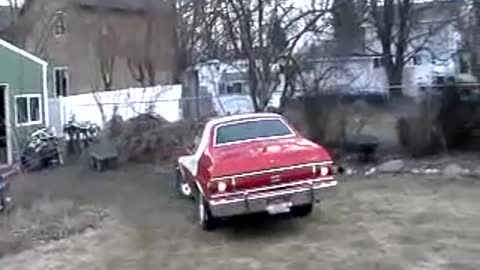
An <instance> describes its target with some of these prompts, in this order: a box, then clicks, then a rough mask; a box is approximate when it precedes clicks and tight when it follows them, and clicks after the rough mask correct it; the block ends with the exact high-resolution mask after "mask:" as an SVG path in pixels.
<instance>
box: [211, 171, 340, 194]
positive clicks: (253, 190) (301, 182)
mask: <svg viewBox="0 0 480 270" xmlns="http://www.w3.org/2000/svg"><path fill="white" fill-rule="evenodd" d="M332 180H333V176H330V177H322V178H316V179H309V180H303V181H295V182H290V183H285V184H280V185H275V186H268V187H261V188H254V189H247V190H244V191H238V192H230V193H222V194H215V195H212V196H211V197H210V198H212V199H217V198H224V197H229V196H239V195H245V194H248V193H251V192H259V191H266V190H271V189H277V188H284V187H292V186H297V185H304V184H312V185H314V184H315V183H316V182H323V181H332ZM334 182H335V183H336V182H337V181H334Z"/></svg>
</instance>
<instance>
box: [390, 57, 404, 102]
mask: <svg viewBox="0 0 480 270" xmlns="http://www.w3.org/2000/svg"><path fill="white" fill-rule="evenodd" d="M399 66H401V67H399ZM387 79H388V86H389V94H390V96H391V97H392V98H399V97H402V96H403V85H402V83H403V65H400V64H396V65H394V66H392V67H391V68H390V70H389V69H388V68H387Z"/></svg>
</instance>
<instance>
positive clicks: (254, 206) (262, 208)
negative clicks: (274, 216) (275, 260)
mask: <svg viewBox="0 0 480 270" xmlns="http://www.w3.org/2000/svg"><path fill="white" fill-rule="evenodd" d="M336 185H337V181H335V180H331V181H315V180H313V181H309V184H308V185H298V186H292V187H289V188H284V189H280V190H275V191H264V192H259V193H248V192H245V193H244V194H243V195H240V196H234V197H228V198H221V199H211V200H210V201H209V204H210V211H211V213H212V215H213V216H215V217H229V216H236V215H243V214H253V213H260V212H266V211H267V207H268V206H269V205H271V204H272V203H275V202H276V201H278V202H288V203H289V205H290V206H298V205H305V204H312V203H315V202H318V201H320V199H322V198H324V197H326V196H329V195H332V192H334V190H335V186H336Z"/></svg>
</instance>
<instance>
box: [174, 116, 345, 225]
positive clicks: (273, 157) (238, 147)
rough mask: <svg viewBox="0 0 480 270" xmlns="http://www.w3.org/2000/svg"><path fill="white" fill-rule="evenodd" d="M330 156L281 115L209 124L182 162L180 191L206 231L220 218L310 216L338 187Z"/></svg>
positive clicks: (178, 180)
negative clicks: (191, 202)
mask: <svg viewBox="0 0 480 270" xmlns="http://www.w3.org/2000/svg"><path fill="white" fill-rule="evenodd" d="M332 166H333V163H332V159H331V157H330V155H329V153H328V152H327V151H326V150H325V149H324V148H323V147H322V146H320V145H317V144H315V143H313V142H311V141H309V140H307V139H306V138H304V137H303V136H302V135H301V134H300V133H299V132H298V131H296V130H295V129H294V128H293V127H291V126H290V125H289V124H288V123H287V121H286V120H285V119H284V118H283V117H282V116H280V115H278V114H273V113H255V114H244V115H236V116H228V117H221V118H217V119H213V120H210V121H209V122H208V123H207V124H206V125H205V128H204V129H203V131H202V134H201V135H200V136H197V137H196V139H195V143H194V146H193V147H192V148H190V149H188V155H185V156H182V157H179V158H178V167H177V183H176V185H177V188H178V191H179V193H180V194H181V195H182V196H185V197H191V198H194V199H195V201H196V203H197V206H198V208H197V211H198V220H199V223H200V225H201V226H202V228H204V229H212V228H214V226H215V224H216V221H218V219H219V218H225V217H231V216H235V215H242V214H250V213H258V212H268V213H270V214H279V213H287V212H290V213H291V214H293V215H295V216H306V215H308V214H310V213H311V211H312V208H313V205H314V203H315V202H318V201H319V199H320V198H321V197H322V193H323V192H324V191H325V190H330V189H332V188H334V187H335V186H336V185H337V181H335V180H334V177H333V174H334V170H333V167H332Z"/></svg>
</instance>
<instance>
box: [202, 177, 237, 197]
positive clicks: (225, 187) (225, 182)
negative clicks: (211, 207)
mask: <svg viewBox="0 0 480 270" xmlns="http://www.w3.org/2000/svg"><path fill="white" fill-rule="evenodd" d="M207 187H208V191H209V192H210V193H211V194H215V193H225V192H230V191H232V190H233V179H232V178H224V179H221V180H220V179H219V180H216V179H214V180H211V181H210V182H208V184H207Z"/></svg>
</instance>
